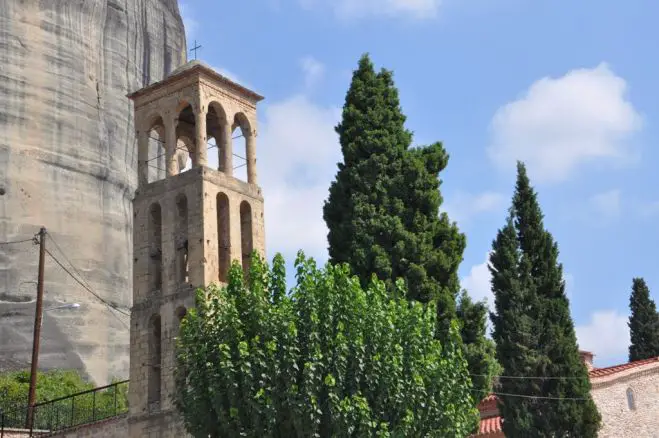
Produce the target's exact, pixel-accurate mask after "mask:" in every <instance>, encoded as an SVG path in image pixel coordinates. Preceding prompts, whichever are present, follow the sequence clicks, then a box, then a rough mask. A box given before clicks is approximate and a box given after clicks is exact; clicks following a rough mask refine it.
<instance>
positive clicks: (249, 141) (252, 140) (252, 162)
mask: <svg viewBox="0 0 659 438" xmlns="http://www.w3.org/2000/svg"><path fill="white" fill-rule="evenodd" d="M245 152H246V155H247V157H245V158H246V159H247V182H248V183H250V184H258V180H257V178H256V132H254V131H251V132H250V133H249V135H246V136H245Z"/></svg>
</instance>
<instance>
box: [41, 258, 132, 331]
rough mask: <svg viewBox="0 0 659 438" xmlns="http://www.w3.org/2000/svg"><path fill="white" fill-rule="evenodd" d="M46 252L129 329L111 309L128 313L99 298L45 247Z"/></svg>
mask: <svg viewBox="0 0 659 438" xmlns="http://www.w3.org/2000/svg"><path fill="white" fill-rule="evenodd" d="M46 253H47V254H48V255H49V256H50V257H51V258H52V259H53V260H54V261H55V263H57V264H58V265H59V266H60V268H62V269H63V270H64V272H66V273H67V274H69V276H71V278H73V279H74V280H75V281H76V282H77V283H78V284H79V285H80V286H82V287H83V288H84V289H85V290H86V291H87V292H89V293H91V294H92V295H93V296H94V297H96V298H97V299H98V300H100V301H101V302H102V303H103V304H105V306H106V307H108V309H109V310H110V314H111V315H112V316H114V317H115V318H116V319H117V321H119V322H120V323H121V325H123V326H124V327H125V328H127V329H130V327H128V324H126V322H124V320H122V319H121V318H119V315H117V314H116V313H114V312H113V311H112V310H116V311H117V312H119V313H121V314H123V315H125V316H130V315H129V314H127V313H125V312H123V311H122V310H120V309H118V308H117V307H116V306H113V305H112V304H110V303H108V302H107V301H105V300H104V299H103V298H101V297H100V296H98V294H96V293H94V292H93V291H92V290H91V289H89V288H87V287H86V286H85V285H84V284H82V282H81V281H80V280H78V279H77V278H76V277H75V276H74V275H73V274H72V273H71V272H70V271H69V270H68V269H66V267H64V265H63V264H62V263H61V262H60V261H59V260H58V259H57V258H56V257H55V256H54V255H53V254H51V252H50V251H48V250H47V249H46Z"/></svg>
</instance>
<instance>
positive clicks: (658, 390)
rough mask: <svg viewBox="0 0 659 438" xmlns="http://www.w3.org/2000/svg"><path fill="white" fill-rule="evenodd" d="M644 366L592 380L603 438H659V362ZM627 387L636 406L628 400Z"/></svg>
mask: <svg viewBox="0 0 659 438" xmlns="http://www.w3.org/2000/svg"><path fill="white" fill-rule="evenodd" d="M644 368H645V369H640V370H638V371H635V372H628V373H627V374H626V375H625V374H622V373H617V374H616V375H615V376H613V377H614V378H609V379H593V380H592V384H593V390H592V395H593V399H594V400H595V403H596V404H597V408H598V409H599V411H600V414H601V415H602V429H601V430H600V433H599V437H600V438H625V437H633V438H659V364H656V365H651V366H649V367H644ZM631 371H634V370H631ZM628 390H631V391H632V393H633V398H634V403H635V407H634V409H630V406H629V403H628V397H627V391H628Z"/></svg>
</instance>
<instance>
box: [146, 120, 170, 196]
mask: <svg viewBox="0 0 659 438" xmlns="http://www.w3.org/2000/svg"><path fill="white" fill-rule="evenodd" d="M142 130H143V131H144V135H146V137H147V139H146V143H145V145H146V146H142V145H140V147H146V148H147V151H146V154H145V156H146V163H145V166H146V173H147V175H148V176H147V181H148V183H152V182H155V181H159V180H161V179H164V178H165V176H166V174H167V169H166V167H167V157H166V155H167V154H166V148H165V119H164V118H163V117H162V115H161V114H160V113H159V112H157V111H154V112H152V113H150V114H149V116H148V117H147V118H146V121H145V124H144V125H143V127H142Z"/></svg>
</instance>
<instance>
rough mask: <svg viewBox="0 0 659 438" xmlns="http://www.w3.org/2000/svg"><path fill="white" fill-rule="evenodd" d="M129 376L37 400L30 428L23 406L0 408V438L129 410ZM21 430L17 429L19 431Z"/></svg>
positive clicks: (27, 434) (29, 434)
mask: <svg viewBox="0 0 659 438" xmlns="http://www.w3.org/2000/svg"><path fill="white" fill-rule="evenodd" d="M127 395H128V380H124V381H122V382H115V383H112V384H111V385H107V386H102V387H100V388H94V389H90V390H89V391H84V392H79V393H77V394H72V395H68V396H66V397H62V398H58V399H55V400H50V401H46V402H42V403H37V404H36V405H34V408H33V421H32V427H31V428H30V429H25V426H26V424H27V416H28V408H27V407H26V406H23V407H21V408H20V409H15V410H12V411H4V412H2V411H0V438H5V434H7V436H8V435H9V434H8V432H9V430H12V432H11V433H12V435H14V434H16V435H18V434H19V433H20V436H21V437H26V438H27V437H32V436H39V435H43V434H46V433H53V432H57V431H59V430H64V429H69V428H71V427H75V426H80V425H83V424H89V423H95V422H97V421H101V420H105V419H108V418H112V417H116V416H117V415H121V414H123V413H126V412H128V402H127ZM19 431H20V432H19Z"/></svg>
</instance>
